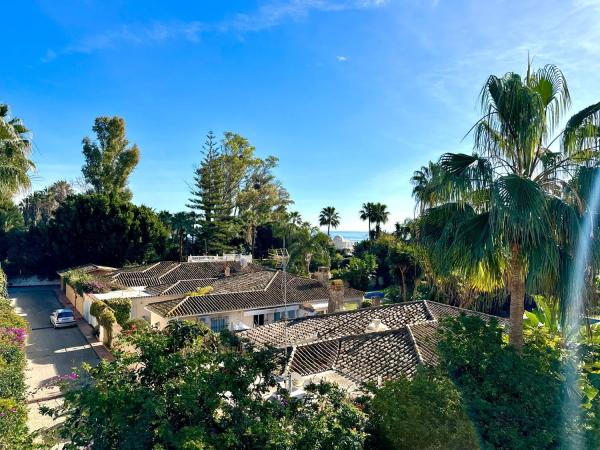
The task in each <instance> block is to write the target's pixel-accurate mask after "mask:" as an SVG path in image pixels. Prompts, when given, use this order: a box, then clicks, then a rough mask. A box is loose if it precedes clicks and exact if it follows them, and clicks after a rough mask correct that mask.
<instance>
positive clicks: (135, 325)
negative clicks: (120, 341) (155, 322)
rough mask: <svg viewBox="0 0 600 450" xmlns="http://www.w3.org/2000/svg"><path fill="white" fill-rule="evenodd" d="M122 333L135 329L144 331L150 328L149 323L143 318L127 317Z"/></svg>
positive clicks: (131, 331)
mask: <svg viewBox="0 0 600 450" xmlns="http://www.w3.org/2000/svg"><path fill="white" fill-rule="evenodd" d="M122 327H123V332H124V333H133V332H135V331H144V330H147V329H148V328H150V324H149V323H148V322H146V321H145V320H144V319H129V320H128V321H126V322H125V323H124V324H123V325H122Z"/></svg>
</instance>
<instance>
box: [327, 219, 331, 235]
mask: <svg viewBox="0 0 600 450" xmlns="http://www.w3.org/2000/svg"><path fill="white" fill-rule="evenodd" d="M329 227H331V222H329V223H328V224H327V236H329V237H331V234H329Z"/></svg>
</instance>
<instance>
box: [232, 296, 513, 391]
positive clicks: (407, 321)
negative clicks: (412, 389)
mask: <svg viewBox="0 0 600 450" xmlns="http://www.w3.org/2000/svg"><path fill="white" fill-rule="evenodd" d="M461 313H465V314H472V315H477V316H480V317H481V318H483V319H485V320H489V319H490V318H496V317H494V316H490V315H487V314H483V313H478V312H475V311H469V310H465V309H460V308H455V307H452V306H448V305H443V304H440V303H436V302H430V301H416V302H408V303H398V304H394V305H386V306H381V307H377V308H366V309H361V310H358V311H352V312H342V313H335V314H326V315H322V316H313V317H308V318H303V319H296V320H290V321H282V322H277V323H273V324H269V325H264V326H260V327H256V328H253V329H251V330H245V331H241V332H239V333H238V335H239V336H240V337H242V338H243V339H247V340H249V341H250V342H252V343H253V344H255V345H258V346H264V345H268V346H273V347H277V348H280V349H282V350H283V349H287V352H288V353H289V354H290V355H291V360H290V362H289V363H288V365H287V370H288V372H297V373H299V374H300V375H303V376H312V375H317V374H319V373H332V372H331V371H333V372H335V373H337V374H339V375H341V376H343V377H344V378H345V379H348V380H352V381H353V382H354V383H356V384H357V385H360V384H361V383H378V382H379V381H386V380H389V379H393V378H397V377H398V376H400V375H405V376H408V377H410V376H412V375H413V374H414V373H415V371H416V369H417V366H418V365H419V364H421V363H425V364H437V362H438V355H437V343H438V339H439V338H438V326H439V320H441V319H442V318H444V317H456V316H458V315H459V314H461ZM375 319H379V320H380V321H381V325H385V326H386V327H388V328H389V329H388V330H385V331H375V332H370V333H369V332H367V326H368V325H369V324H372V323H373V320H375ZM496 319H497V320H498V322H499V323H500V324H501V325H504V326H507V321H506V319H501V318H496ZM292 349H293V350H292Z"/></svg>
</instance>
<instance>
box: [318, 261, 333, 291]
mask: <svg viewBox="0 0 600 450" xmlns="http://www.w3.org/2000/svg"><path fill="white" fill-rule="evenodd" d="M330 277H331V272H329V267H327V266H321V267H319V270H318V271H317V272H316V273H315V278H316V279H317V280H318V281H319V283H321V284H322V285H323V286H325V287H328V286H329V278H330Z"/></svg>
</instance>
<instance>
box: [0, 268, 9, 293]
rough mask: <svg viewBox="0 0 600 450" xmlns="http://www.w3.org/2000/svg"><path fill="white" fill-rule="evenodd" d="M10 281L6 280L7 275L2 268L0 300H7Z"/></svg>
mask: <svg viewBox="0 0 600 450" xmlns="http://www.w3.org/2000/svg"><path fill="white" fill-rule="evenodd" d="M7 288H8V280H7V279H6V274H5V273H4V271H3V270H2V267H0V298H6V297H7V296H8V290H7Z"/></svg>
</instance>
